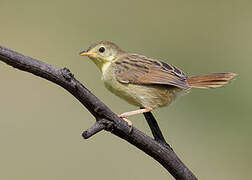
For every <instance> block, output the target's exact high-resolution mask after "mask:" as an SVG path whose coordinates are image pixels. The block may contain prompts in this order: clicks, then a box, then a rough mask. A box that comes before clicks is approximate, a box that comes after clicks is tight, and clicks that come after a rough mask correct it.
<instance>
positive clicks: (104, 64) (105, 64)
mask: <svg viewBox="0 0 252 180" xmlns="http://www.w3.org/2000/svg"><path fill="white" fill-rule="evenodd" d="M92 60H93V62H94V63H95V64H96V66H97V67H98V68H99V70H100V71H101V72H102V74H104V73H105V72H106V70H107V69H108V67H109V66H110V64H111V63H112V62H111V61H102V60H99V59H96V58H92Z"/></svg>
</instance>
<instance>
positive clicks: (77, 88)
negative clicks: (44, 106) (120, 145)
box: [0, 46, 197, 180]
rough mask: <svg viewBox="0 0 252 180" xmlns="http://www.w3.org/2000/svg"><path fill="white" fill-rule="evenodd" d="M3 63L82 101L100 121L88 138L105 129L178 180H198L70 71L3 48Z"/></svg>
mask: <svg viewBox="0 0 252 180" xmlns="http://www.w3.org/2000/svg"><path fill="white" fill-rule="evenodd" d="M0 60H1V61H3V62H5V63H6V64H8V65H10V66H13V67H14V68H17V69H19V70H22V71H26V72H30V73H32V74H34V75H36V76H39V77H42V78H44V79H47V80H49V81H51V82H53V83H55V84H58V85H59V86H61V87H63V88H64V89H65V90H67V91H68V92H70V93H71V94H72V95H73V96H74V97H75V98H76V99H78V100H79V101H80V102H81V104H82V105H84V106H85V107H86V108H87V109H88V111H89V112H90V113H91V114H92V115H93V116H94V117H95V118H96V123H95V124H94V126H93V127H91V128H90V129H88V130H87V131H85V132H84V133H83V137H84V138H89V137H91V136H92V135H94V134H96V133H98V132H99V131H101V130H103V129H105V130H107V131H110V132H112V134H114V135H116V136H118V137H120V138H122V139H124V140H126V141H128V142H129V143H131V144H132V145H134V146H136V147H137V148H139V149H141V150H142V151H144V152H145V153H146V154H148V155H149V156H151V157H152V158H154V159H155V160H156V161H158V162H159V163H160V164H161V165H162V166H163V167H164V168H165V169H167V170H168V171H169V172H170V173H171V175H172V176H173V177H174V178H176V179H181V180H184V179H185V180H195V179H197V178H196V177H195V176H194V174H193V173H192V172H191V171H190V170H189V169H188V168H187V167H186V166H185V165H184V163H183V162H182V161H181V160H180V159H179V158H178V156H177V155H176V154H175V152H174V151H173V150H172V149H171V148H170V146H166V145H164V143H159V142H158V141H156V140H154V139H152V138H151V137H149V136H147V135H146V134H144V133H143V132H141V131H139V130H138V129H136V128H135V127H129V126H128V125H127V123H126V122H125V121H124V120H122V119H121V118H119V117H118V116H117V115H116V114H115V113H113V112H112V111H111V110H110V109H109V108H108V107H107V106H106V105H105V104H104V103H103V102H101V101H100V100H99V99H98V98H97V97H96V96H94V95H93V94H92V93H91V92H90V91H89V90H88V89H87V88H85V87H84V86H83V85H82V84H81V83H80V82H79V81H77V80H76V79H75V78H74V75H73V74H72V73H71V72H70V71H69V70H68V69H67V68H63V69H58V68H55V67H53V66H51V65H49V64H46V63H44V62H41V61H38V60H36V59H33V58H30V57H28V56H24V55H22V54H20V53H17V52H15V51H12V50H10V49H7V48H5V47H2V46H0ZM155 138H156V137H155ZM161 139H162V138H161ZM163 140H164V139H163Z"/></svg>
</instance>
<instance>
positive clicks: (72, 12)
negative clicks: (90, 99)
mask: <svg viewBox="0 0 252 180" xmlns="http://www.w3.org/2000/svg"><path fill="white" fill-rule="evenodd" d="M251 19H252V3H251V1H249V0H247V1H246V0H242V1H235V0H229V1H225V0H219V1H217V0H213V1H200V0H192V1H187V0H182V1H174V0H167V1H144V0H140V1H115V0H114V1H94V0H93V1H87V0H86V1H85V0H77V1H68V2H66V1H65V2H63V1H59V0H56V1H49V0H43V1H29V0H23V1H19V0H13V1H7V0H0V20H1V26H0V45H2V46H6V47H8V48H11V49H13V50H16V51H18V52H21V53H23V54H25V55H27V56H31V57H34V58H37V59H39V60H42V61H44V62H47V63H49V64H52V65H54V66H57V67H68V68H70V70H71V71H72V72H73V73H74V74H75V76H76V77H77V79H79V80H80V81H81V82H82V83H83V84H84V85H85V86H86V87H87V88H89V89H90V90H91V91H92V92H93V93H94V94H95V95H96V96H98V97H99V98H100V99H101V100H102V101H104V102H105V103H106V104H107V105H108V106H109V107H110V108H111V109H112V110H113V111H114V112H116V113H122V112H125V111H129V110H134V109H135V107H133V106H131V105H128V104H127V103H126V102H124V101H123V100H121V99H119V98H118V97H116V96H114V95H113V94H111V93H110V92H109V91H107V90H106V89H105V88H104V86H103V85H102V82H101V81H100V72H99V70H98V69H97V67H96V66H95V65H94V64H93V63H92V62H91V61H90V60H89V59H88V58H85V57H80V56H79V55H78V53H79V52H80V51H81V50H84V49H86V48H88V46H89V45H90V44H92V43H94V42H98V41H101V40H110V41H113V42H115V43H117V44H118V45H119V46H120V47H121V48H122V49H124V50H127V51H129V52H135V53H139V54H144V55H146V56H149V57H153V58H159V59H162V60H164V61H166V62H168V63H171V64H173V65H176V66H178V67H180V68H181V69H182V70H183V71H184V72H186V73H187V74H188V75H196V74H204V73H212V72H236V73H238V74H239V77H238V78H236V80H235V81H233V82H232V83H231V84H229V85H227V86H225V87H223V88H218V89H211V90H200V89H195V90H193V91H192V92H191V93H190V94H189V95H187V96H184V97H182V98H179V99H178V100H177V101H176V102H174V103H173V104H172V105H171V106H169V107H166V108H162V109H158V110H156V111H154V115H155V117H156V118H157V119H158V122H159V124H160V126H161V128H162V131H163V133H164V135H165V137H166V139H167V141H168V142H169V143H170V144H171V146H172V147H173V148H174V150H175V151H176V153H177V154H178V155H179V157H180V158H181V159H182V160H183V162H184V163H185V164H186V165H188V167H189V168H190V169H191V170H192V171H193V172H194V173H195V174H196V175H197V177H199V179H215V180H219V179H229V180H236V179H250V178H251V172H250V171H251V170H252V168H251V167H252V155H251V151H252V141H251V137H252V131H251V129H252V127H251V126H252V121H251V115H250V112H251V97H252V96H251V91H252V85H251V82H252V81H251V74H250V73H251V67H252V60H251V57H252V51H251V47H252V21H251ZM0 82H1V89H0V92H1V93H0V100H1V101H0V113H1V114H0V118H1V120H0V142H1V146H0V169H1V173H0V179H8V180H12V179H13V180H14V179H26V180H27V179H36V180H40V179H41V180H42V179H48V180H50V179H53V180H55V179H60V180H64V179H66V180H67V179H120V180H121V179H122V180H124V179H125V180H126V179H127V180H128V179H146V180H148V179H154V178H155V179H173V178H172V176H171V175H169V174H168V173H167V172H166V170H165V169H164V168H163V167H161V166H160V165H159V164H158V163H157V162H155V161H154V160H153V159H152V158H150V157H149V156H147V155H145V154H144V153H143V152H141V151H140V150H138V149H137V148H135V147H133V146H132V145H130V144H128V143H127V142H125V141H123V140H121V139H119V138H117V137H115V136H113V135H111V134H110V133H107V132H102V133H99V134H97V135H96V136H94V137H92V138H90V139H88V140H84V139H82V137H81V133H82V131H83V130H85V129H87V128H88V127H90V126H91V125H92V124H93V123H94V118H93V117H92V116H91V115H90V113H89V112H88V111H87V110H86V109H85V108H83V107H82V106H81V105H80V103H79V102H78V101H77V100H76V99H74V98H73V97H72V96H71V95H70V94H69V93H67V92H66V91H65V90H63V89H62V88H60V87H58V86H56V85H55V84H52V83H49V82H48V81H46V80H44V79H41V78H38V77H35V76H33V75H31V74H28V73H24V72H21V71H19V70H16V69H13V68H11V67H9V66H7V65H5V64H4V63H2V62H0ZM130 120H131V121H133V124H134V126H136V127H137V128H139V129H141V130H142V131H144V132H146V133H147V134H149V135H151V133H150V131H149V128H148V126H147V124H146V122H145V120H144V118H143V116H142V115H138V116H135V117H131V118H130Z"/></svg>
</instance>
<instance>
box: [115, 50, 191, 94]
mask: <svg viewBox="0 0 252 180" xmlns="http://www.w3.org/2000/svg"><path fill="white" fill-rule="evenodd" d="M115 64H116V66H117V68H116V72H115V74H116V79H117V80H118V81H119V82H121V83H132V84H163V85H172V86H176V87H179V88H182V89H187V88H189V85H188V84H187V82H186V79H187V76H186V75H185V74H184V73H183V72H182V71H181V70H179V69H178V68H176V67H175V66H173V65H169V64H166V63H165V62H162V61H159V60H155V59H150V58H147V57H145V56H141V55H137V54H131V55H127V56H125V57H122V58H120V59H118V60H117V61H116V62H115Z"/></svg>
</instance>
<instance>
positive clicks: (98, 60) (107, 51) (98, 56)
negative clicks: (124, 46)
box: [80, 41, 124, 72]
mask: <svg viewBox="0 0 252 180" xmlns="http://www.w3.org/2000/svg"><path fill="white" fill-rule="evenodd" d="M123 53H124V51H122V50H121V49H120V48H119V47H118V46H117V45H116V44H115V43H112V42H109V41H101V42H99V43H96V44H93V45H91V46H90V47H89V48H88V50H86V51H82V52H80V56H88V57H89V58H90V59H92V60H93V61H94V63H95V64H96V65H97V66H98V67H99V69H100V70H101V71H102V72H103V71H104V70H105V67H108V65H110V64H111V63H112V62H114V61H116V60H117V58H118V57H119V56H120V55H122V54H123Z"/></svg>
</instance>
